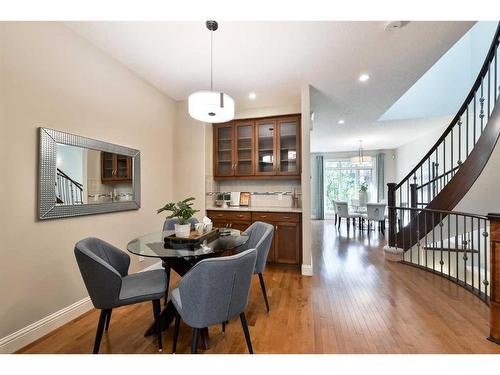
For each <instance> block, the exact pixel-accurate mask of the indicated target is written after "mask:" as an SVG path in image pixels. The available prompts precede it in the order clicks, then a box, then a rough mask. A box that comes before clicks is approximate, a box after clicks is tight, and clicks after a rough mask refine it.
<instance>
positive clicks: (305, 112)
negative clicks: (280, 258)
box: [301, 85, 313, 275]
mask: <svg viewBox="0 0 500 375" xmlns="http://www.w3.org/2000/svg"><path fill="white" fill-rule="evenodd" d="M310 89H311V87H310V86H309V85H304V86H303V87H302V90H301V102H302V105H301V113H302V125H301V131H302V177H301V185H302V274H305V275H312V274H313V261H312V238H311V206H312V196H311V137H310V133H311V98H310Z"/></svg>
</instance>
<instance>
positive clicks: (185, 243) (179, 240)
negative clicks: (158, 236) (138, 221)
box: [163, 228, 219, 250]
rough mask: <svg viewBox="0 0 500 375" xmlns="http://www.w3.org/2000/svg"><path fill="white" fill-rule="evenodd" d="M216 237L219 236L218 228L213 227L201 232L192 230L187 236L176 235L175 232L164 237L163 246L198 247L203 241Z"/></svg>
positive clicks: (172, 247) (190, 248)
mask: <svg viewBox="0 0 500 375" xmlns="http://www.w3.org/2000/svg"><path fill="white" fill-rule="evenodd" d="M217 238H219V228H214V229H212V230H211V231H208V232H206V233H202V234H198V232H196V231H194V230H192V231H191V232H190V233H189V237H176V236H175V234H171V235H170V236H166V237H164V238H163V240H164V245H165V248H171V249H189V250H194V249H196V248H199V247H200V246H201V244H202V243H203V242H205V241H207V242H211V241H214V240H216V239H217Z"/></svg>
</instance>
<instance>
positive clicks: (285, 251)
mask: <svg viewBox="0 0 500 375" xmlns="http://www.w3.org/2000/svg"><path fill="white" fill-rule="evenodd" d="M207 216H208V217H209V218H210V219H211V220H212V222H213V224H214V227H216V228H217V227H230V228H234V229H238V230H245V229H246V228H248V227H249V226H250V224H251V223H254V222H256V221H263V222H265V223H269V224H271V225H272V226H273V227H274V236H273V242H272V244H271V248H270V249H269V255H268V257H267V261H268V262H269V263H280V264H296V265H300V264H301V262H302V260H301V254H302V251H301V249H302V240H301V238H302V235H301V233H302V220H301V218H302V216H301V214H300V213H296V212H294V213H288V212H260V211H253V212H238V211H219V210H208V211H207Z"/></svg>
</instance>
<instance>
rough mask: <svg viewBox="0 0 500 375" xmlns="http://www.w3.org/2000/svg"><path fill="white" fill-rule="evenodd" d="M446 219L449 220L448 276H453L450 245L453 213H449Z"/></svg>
mask: <svg viewBox="0 0 500 375" xmlns="http://www.w3.org/2000/svg"><path fill="white" fill-rule="evenodd" d="M446 220H447V221H448V234H447V237H448V277H451V246H450V240H451V232H450V221H451V215H448V216H447V217H446Z"/></svg>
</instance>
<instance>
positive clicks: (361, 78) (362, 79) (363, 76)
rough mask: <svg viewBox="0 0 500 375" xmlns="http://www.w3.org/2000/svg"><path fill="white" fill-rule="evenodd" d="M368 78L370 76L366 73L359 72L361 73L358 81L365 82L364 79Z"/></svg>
mask: <svg viewBox="0 0 500 375" xmlns="http://www.w3.org/2000/svg"><path fill="white" fill-rule="evenodd" d="M369 79H370V76H369V75H368V74H366V73H365V74H361V75H360V76H359V81H360V82H366V81H368V80H369Z"/></svg>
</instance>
